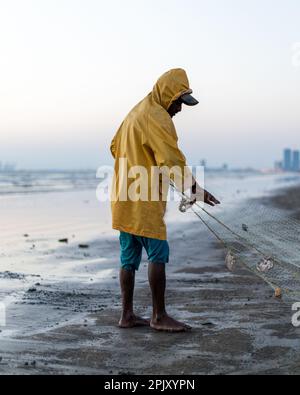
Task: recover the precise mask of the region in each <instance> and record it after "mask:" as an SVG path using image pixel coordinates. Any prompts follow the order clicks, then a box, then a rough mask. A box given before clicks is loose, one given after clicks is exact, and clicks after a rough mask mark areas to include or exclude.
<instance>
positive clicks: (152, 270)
mask: <svg viewBox="0 0 300 395" xmlns="http://www.w3.org/2000/svg"><path fill="white" fill-rule="evenodd" d="M149 282H150V287H151V291H152V299H153V316H152V320H151V324H150V325H151V327H152V328H153V329H156V330H158V331H164V332H187V331H188V330H190V329H191V327H189V326H188V325H185V324H184V323H182V322H178V321H176V320H174V319H173V318H171V317H170V316H169V315H168V314H167V312H166V306H165V291H166V268H165V265H163V264H159V263H149Z"/></svg>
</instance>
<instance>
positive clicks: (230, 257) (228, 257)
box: [225, 251, 237, 272]
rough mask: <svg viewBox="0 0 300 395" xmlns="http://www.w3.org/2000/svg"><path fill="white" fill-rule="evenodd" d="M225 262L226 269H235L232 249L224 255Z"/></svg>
mask: <svg viewBox="0 0 300 395" xmlns="http://www.w3.org/2000/svg"><path fill="white" fill-rule="evenodd" d="M225 263H226V266H227V269H228V270H229V271H230V272H232V271H233V270H234V269H235V266H236V263H237V261H236V257H235V256H234V255H233V253H232V251H228V254H227V255H226V258H225Z"/></svg>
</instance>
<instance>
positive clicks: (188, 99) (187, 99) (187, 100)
mask: <svg viewBox="0 0 300 395" xmlns="http://www.w3.org/2000/svg"><path fill="white" fill-rule="evenodd" d="M181 100H182V102H183V103H184V104H186V105H187V106H196V105H197V104H199V102H198V100H196V99H195V98H194V97H193V96H192V95H191V94H190V93H186V94H184V95H182V96H181Z"/></svg>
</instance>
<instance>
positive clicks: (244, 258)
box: [180, 197, 300, 300]
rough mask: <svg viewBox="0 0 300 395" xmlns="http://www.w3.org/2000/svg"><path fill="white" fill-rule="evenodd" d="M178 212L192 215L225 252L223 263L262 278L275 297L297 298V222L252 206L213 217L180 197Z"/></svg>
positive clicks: (299, 238) (299, 283) (299, 225)
mask: <svg viewBox="0 0 300 395" xmlns="http://www.w3.org/2000/svg"><path fill="white" fill-rule="evenodd" d="M180 209H181V211H183V212H185V211H187V210H188V209H190V210H192V211H194V213H195V214H196V216H197V217H198V218H199V219H200V221H201V222H202V223H203V225H205V226H206V227H207V228H208V229H209V230H210V231H211V232H212V233H213V234H214V235H215V237H216V238H217V239H218V240H219V241H220V242H221V243H222V244H223V245H224V247H225V248H226V249H227V250H228V255H227V258H226V264H227V266H228V268H229V269H232V268H233V267H234V265H235V263H236V262H237V261H239V262H241V263H243V264H244V265H245V266H246V267H247V268H248V269H249V270H251V271H252V272H254V273H255V274H256V275H258V276H259V277H261V278H263V279H264V280H265V281H266V282H267V283H268V284H269V285H270V286H271V287H272V288H273V289H274V291H275V295H276V296H277V297H281V296H285V297H290V298H293V299H295V298H298V300H299V297H300V222H299V221H297V220H294V219H292V218H290V217H289V216H288V215H287V214H286V212H284V211H281V210H278V209H273V208H269V207H266V206H263V205H258V204H256V203H249V204H247V206H246V207H244V206H239V207H236V208H233V209H232V210H222V211H220V212H218V214H217V216H215V215H213V214H211V212H210V211H209V210H206V209H205V208H203V207H202V206H200V205H198V204H196V205H194V206H192V207H190V206H189V204H188V199H186V198H185V197H183V201H182V203H181V206H180Z"/></svg>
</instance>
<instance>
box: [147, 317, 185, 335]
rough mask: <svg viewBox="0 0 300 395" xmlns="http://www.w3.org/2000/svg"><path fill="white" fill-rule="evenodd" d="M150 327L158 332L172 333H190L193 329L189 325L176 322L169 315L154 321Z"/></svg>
mask: <svg viewBox="0 0 300 395" xmlns="http://www.w3.org/2000/svg"><path fill="white" fill-rule="evenodd" d="M150 326H151V328H152V329H155V330H157V331H161V332H170V333H179V332H188V331H190V330H191V329H192V328H191V327H190V326H189V325H186V324H184V323H183V322H179V321H176V320H174V319H173V318H171V317H169V316H168V315H167V314H166V315H164V316H162V317H161V318H156V319H152V321H151V324H150Z"/></svg>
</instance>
